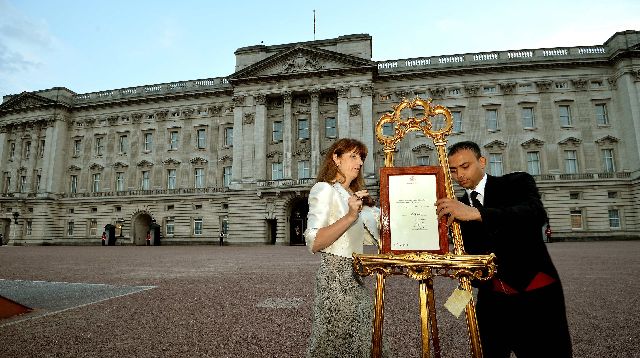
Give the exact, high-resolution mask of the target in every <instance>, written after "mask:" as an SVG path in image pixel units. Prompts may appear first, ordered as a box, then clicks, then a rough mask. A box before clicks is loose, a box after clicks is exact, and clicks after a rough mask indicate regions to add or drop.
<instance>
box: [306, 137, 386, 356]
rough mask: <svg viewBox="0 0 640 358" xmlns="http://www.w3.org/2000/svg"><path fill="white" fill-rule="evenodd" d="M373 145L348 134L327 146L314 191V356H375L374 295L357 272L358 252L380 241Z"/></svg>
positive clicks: (309, 234) (310, 229)
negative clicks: (369, 166) (365, 169)
mask: <svg viewBox="0 0 640 358" xmlns="http://www.w3.org/2000/svg"><path fill="white" fill-rule="evenodd" d="M366 156H367V148H366V146H365V145H364V144H362V143H361V142H359V141H357V140H355V139H348V138H343V139H340V140H338V141H337V142H335V143H334V144H333V145H332V146H331V148H329V150H328V151H327V154H326V156H325V158H324V162H323V163H322V167H321V168H320V171H319V173H318V178H317V183H316V184H315V185H314V186H313V187H312V188H311V192H310V193H309V216H308V222H307V230H306V231H305V233H304V235H305V238H306V240H307V245H308V246H309V249H310V250H311V252H313V253H319V254H320V255H321V261H320V268H319V269H318V273H317V275H316V289H315V290H316V297H315V302H314V309H313V325H312V329H311V339H310V342H309V347H308V352H307V353H308V356H309V357H370V355H371V332H372V321H373V300H372V298H371V296H372V295H371V294H370V292H369V290H367V288H366V287H365V286H364V284H363V282H362V279H361V278H360V277H359V276H358V275H357V274H356V273H355V272H354V271H353V266H352V262H353V258H352V254H353V253H354V252H355V253H362V252H363V245H364V243H365V241H366V243H367V244H377V240H378V238H379V234H378V233H379V210H378V209H377V208H375V207H373V200H372V199H371V197H369V193H368V192H367V190H364V189H363V188H364V180H363V179H362V171H361V169H362V164H363V162H364V159H365V157H366Z"/></svg>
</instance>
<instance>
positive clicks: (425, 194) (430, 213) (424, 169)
mask: <svg viewBox="0 0 640 358" xmlns="http://www.w3.org/2000/svg"><path fill="white" fill-rule="evenodd" d="M444 197H446V191H445V180H444V172H443V170H442V167H440V166H419V167H399V168H396V167H384V168H380V210H381V215H380V220H381V224H382V233H381V234H382V245H381V250H380V251H381V253H383V254H387V253H394V254H404V253H410V252H430V253H434V254H445V253H447V252H449V242H448V232H449V231H448V228H447V221H446V220H447V219H446V217H443V218H442V219H441V220H438V215H437V214H436V207H435V205H434V204H435V202H436V200H438V199H440V198H444Z"/></svg>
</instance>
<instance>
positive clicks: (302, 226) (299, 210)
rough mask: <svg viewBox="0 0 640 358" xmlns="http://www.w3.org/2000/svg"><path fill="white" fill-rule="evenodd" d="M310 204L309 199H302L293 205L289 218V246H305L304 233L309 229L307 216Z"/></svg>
mask: <svg viewBox="0 0 640 358" xmlns="http://www.w3.org/2000/svg"><path fill="white" fill-rule="evenodd" d="M308 213H309V202H308V201H307V198H301V199H298V200H296V201H295V202H293V203H292V206H291V216H290V217H289V223H290V224H291V226H290V228H289V244H290V245H305V240H304V235H303V233H304V231H305V230H306V229H307V214H308Z"/></svg>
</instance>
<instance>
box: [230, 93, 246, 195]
mask: <svg viewBox="0 0 640 358" xmlns="http://www.w3.org/2000/svg"><path fill="white" fill-rule="evenodd" d="M242 106H244V96H233V164H232V167H231V182H232V183H240V182H242V147H243V145H244V143H243V140H242V117H243V115H242V112H243V109H242Z"/></svg>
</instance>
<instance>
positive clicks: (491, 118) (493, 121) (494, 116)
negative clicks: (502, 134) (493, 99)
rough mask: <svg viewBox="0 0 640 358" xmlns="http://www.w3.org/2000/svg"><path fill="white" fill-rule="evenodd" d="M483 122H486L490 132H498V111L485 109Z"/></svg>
mask: <svg viewBox="0 0 640 358" xmlns="http://www.w3.org/2000/svg"><path fill="white" fill-rule="evenodd" d="M485 120H486V122H487V129H488V130H489V131H491V132H495V131H497V130H498V128H499V127H498V110H497V109H495V108H491V109H487V110H486V112H485Z"/></svg>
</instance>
